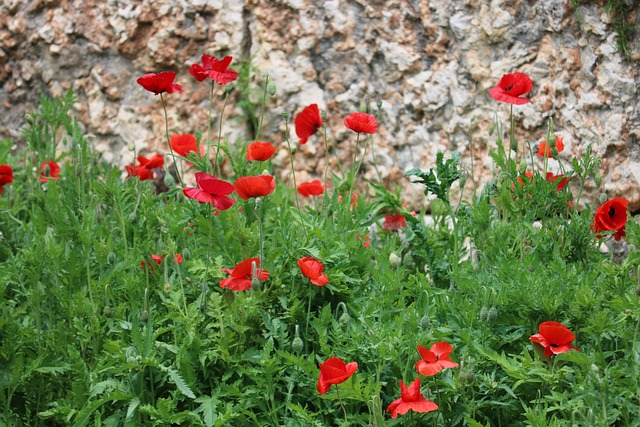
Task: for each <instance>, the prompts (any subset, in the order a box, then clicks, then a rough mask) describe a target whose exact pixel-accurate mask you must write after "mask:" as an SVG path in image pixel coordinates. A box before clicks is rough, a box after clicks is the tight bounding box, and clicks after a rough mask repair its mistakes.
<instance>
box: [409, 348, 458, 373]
mask: <svg viewBox="0 0 640 427" xmlns="http://www.w3.org/2000/svg"><path fill="white" fill-rule="evenodd" d="M452 351H453V348H452V347H451V344H448V343H446V342H442V341H439V342H437V343H435V344H434V345H432V346H431V348H430V349H429V350H427V349H426V348H424V347H422V346H421V345H419V346H418V353H420V357H422V360H419V361H418V362H417V363H416V369H417V370H418V373H419V374H421V375H425V376H427V377H430V376H433V375H435V374H437V373H438V372H440V371H442V370H443V369H445V368H457V367H458V364H457V363H455V362H452V361H451V359H450V358H449V354H451V352H452Z"/></svg>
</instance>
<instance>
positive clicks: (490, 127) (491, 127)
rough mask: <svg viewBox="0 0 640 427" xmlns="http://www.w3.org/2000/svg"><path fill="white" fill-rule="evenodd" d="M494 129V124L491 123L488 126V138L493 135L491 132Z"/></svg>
mask: <svg viewBox="0 0 640 427" xmlns="http://www.w3.org/2000/svg"><path fill="white" fill-rule="evenodd" d="M494 129H495V122H491V124H490V125H489V136H491V135H493V130H494Z"/></svg>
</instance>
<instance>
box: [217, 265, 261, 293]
mask: <svg viewBox="0 0 640 427" xmlns="http://www.w3.org/2000/svg"><path fill="white" fill-rule="evenodd" d="M259 266H260V258H247V259H245V260H244V261H242V262H241V263H239V264H236V266H235V267H234V268H233V269H231V270H230V269H228V268H223V269H222V272H223V273H227V274H230V275H231V277H227V278H226V279H222V280H221V281H220V287H221V288H223V289H225V288H226V289H230V290H232V291H247V290H249V289H251V279H253V277H254V275H253V274H254V272H255V274H256V276H255V277H257V278H258V279H259V280H260V281H264V280H267V279H268V278H269V273H268V272H267V271H266V270H264V269H261V268H259Z"/></svg>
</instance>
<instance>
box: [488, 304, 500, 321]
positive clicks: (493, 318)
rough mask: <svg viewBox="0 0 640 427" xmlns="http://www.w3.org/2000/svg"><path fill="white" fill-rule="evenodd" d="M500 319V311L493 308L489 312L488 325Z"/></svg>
mask: <svg viewBox="0 0 640 427" xmlns="http://www.w3.org/2000/svg"><path fill="white" fill-rule="evenodd" d="M497 318H498V309H497V308H495V307H491V308H490V309H489V311H488V312H487V323H489V324H491V323H493V322H495V321H496V319H497Z"/></svg>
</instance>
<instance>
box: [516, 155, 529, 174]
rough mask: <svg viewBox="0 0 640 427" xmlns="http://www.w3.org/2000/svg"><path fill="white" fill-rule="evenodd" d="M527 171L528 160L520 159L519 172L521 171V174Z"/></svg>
mask: <svg viewBox="0 0 640 427" xmlns="http://www.w3.org/2000/svg"><path fill="white" fill-rule="evenodd" d="M526 171H527V161H526V160H524V159H522V160H521V161H520V165H519V166H518V172H520V174H521V175H524V173H525V172H526Z"/></svg>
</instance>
